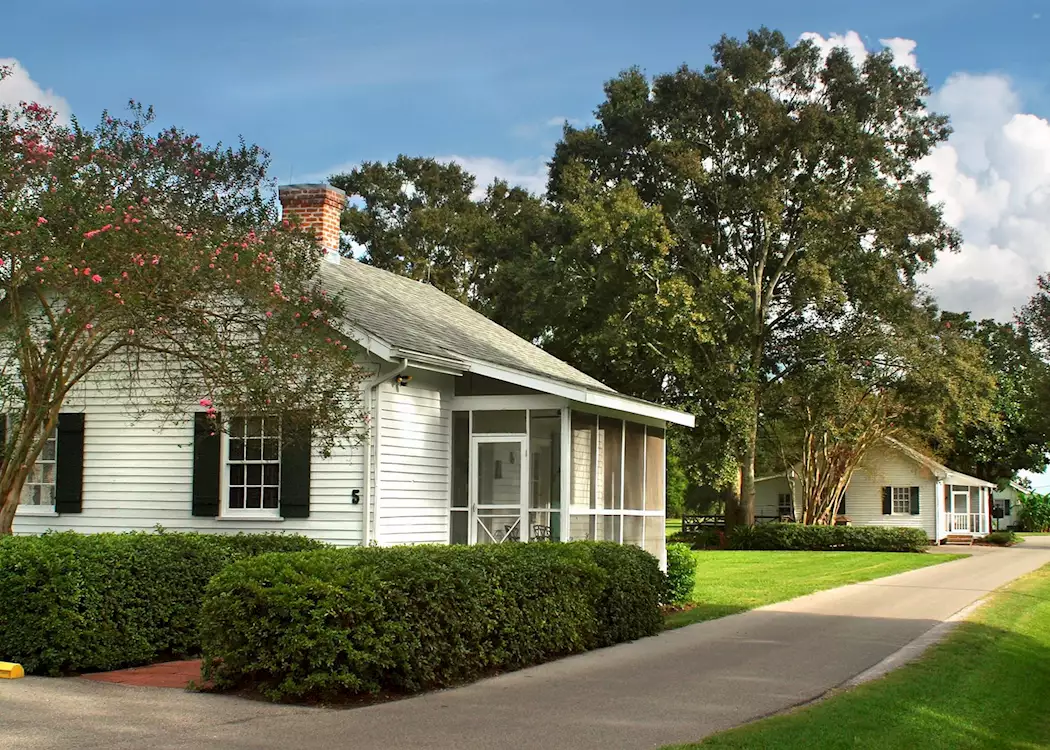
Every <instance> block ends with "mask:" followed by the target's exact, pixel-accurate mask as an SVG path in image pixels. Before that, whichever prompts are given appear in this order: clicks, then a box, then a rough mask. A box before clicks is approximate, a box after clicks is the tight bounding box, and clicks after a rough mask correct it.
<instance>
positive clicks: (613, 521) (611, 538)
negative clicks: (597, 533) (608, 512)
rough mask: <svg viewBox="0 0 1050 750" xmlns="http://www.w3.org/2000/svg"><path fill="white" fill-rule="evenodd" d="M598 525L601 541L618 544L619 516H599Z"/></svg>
mask: <svg viewBox="0 0 1050 750" xmlns="http://www.w3.org/2000/svg"><path fill="white" fill-rule="evenodd" d="M598 523H599V524H601V529H602V539H604V540H605V541H607V542H616V543H617V544H619V542H620V516H599V517H598Z"/></svg>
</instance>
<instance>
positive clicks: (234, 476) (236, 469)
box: [230, 464, 244, 484]
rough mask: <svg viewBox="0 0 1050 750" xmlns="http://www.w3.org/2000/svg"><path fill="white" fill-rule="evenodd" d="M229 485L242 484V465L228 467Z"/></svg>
mask: <svg viewBox="0 0 1050 750" xmlns="http://www.w3.org/2000/svg"><path fill="white" fill-rule="evenodd" d="M230 484H244V464H231V465H230Z"/></svg>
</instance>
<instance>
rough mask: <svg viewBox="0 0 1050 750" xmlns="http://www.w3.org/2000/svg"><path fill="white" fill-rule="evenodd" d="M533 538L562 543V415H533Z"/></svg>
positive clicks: (553, 412) (549, 412) (550, 412)
mask: <svg viewBox="0 0 1050 750" xmlns="http://www.w3.org/2000/svg"><path fill="white" fill-rule="evenodd" d="M529 461H530V465H531V468H530V471H531V474H530V476H529V532H530V534H529V538H530V539H542V538H544V536H543V535H544V534H547V535H548V536H547V538H549V539H550V540H551V541H555V542H556V541H560V540H561V513H560V512H558V511H559V509H560V508H561V413H560V412H559V411H558V410H557V409H548V410H532V411H530V412H529Z"/></svg>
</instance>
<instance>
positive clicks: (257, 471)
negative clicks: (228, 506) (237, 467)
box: [244, 464, 262, 486]
mask: <svg viewBox="0 0 1050 750" xmlns="http://www.w3.org/2000/svg"><path fill="white" fill-rule="evenodd" d="M244 475H245V478H244V483H245V484H247V485H248V486H251V485H256V486H258V485H260V484H262V466H260V465H259V464H248V465H247V466H245V467H244Z"/></svg>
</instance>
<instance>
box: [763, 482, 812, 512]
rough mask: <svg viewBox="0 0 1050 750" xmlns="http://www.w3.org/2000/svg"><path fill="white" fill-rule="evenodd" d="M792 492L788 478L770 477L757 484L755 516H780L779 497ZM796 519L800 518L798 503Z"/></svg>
mask: <svg viewBox="0 0 1050 750" xmlns="http://www.w3.org/2000/svg"><path fill="white" fill-rule="evenodd" d="M790 492H791V487H790V485H789V483H788V480H787V477H770V478H768V479H763V481H761V482H755V515H756V516H777V515H780V510H779V505H778V502H779V497H780V495H786V494H788V493H790ZM795 505H796V507H795V518H800V517H801V516H800V515H799V510H800V508H799V507H798V503H797V502H796V503H795Z"/></svg>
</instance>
